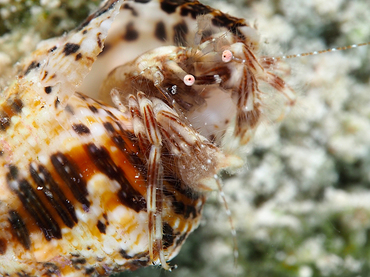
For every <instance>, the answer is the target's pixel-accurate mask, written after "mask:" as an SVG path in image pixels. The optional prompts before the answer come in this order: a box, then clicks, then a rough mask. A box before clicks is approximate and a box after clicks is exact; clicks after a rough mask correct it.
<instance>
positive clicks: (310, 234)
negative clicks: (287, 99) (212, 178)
mask: <svg viewBox="0 0 370 277" xmlns="http://www.w3.org/2000/svg"><path fill="white" fill-rule="evenodd" d="M11 2H12V1H7V0H0V15H1V16H2V18H3V19H4V18H10V17H11V13H14V11H11V13H10V15H9V13H8V12H9V11H8V10H7V9H8V7H9V6H7V5H9V3H11ZM20 2H22V1H15V2H14V3H18V4H19V3H20ZM61 2H62V1H57V0H49V1H46V0H45V1H40V3H41V4H39V3H37V4H36V5H35V6H34V7H33V9H34V12H35V13H36V14H37V9H42V11H44V10H45V20H46V21H47V20H48V19H47V16H49V15H52V16H56V17H57V18H58V20H54V21H56V25H57V26H58V27H57V28H55V29H53V30H54V31H55V32H56V33H57V32H60V30H62V29H63V30H64V29H68V28H72V27H73V26H74V24H76V23H75V22H74V21H73V20H72V19H63V17H65V16H66V15H67V14H68V12H65V9H64V8H63V7H69V8H70V7H71V5H72V6H73V5H76V7H77V9H79V8H80V7H81V5H85V4H84V3H83V2H84V1H75V3H74V4H71V3H73V1H65V4H64V5H61ZM67 2H68V4H66V3H67ZM86 2H87V1H86ZM208 2H209V4H210V5H212V6H213V7H216V8H219V9H220V10H222V11H224V12H228V13H230V14H232V15H237V16H241V17H244V18H247V19H248V20H249V21H250V22H254V21H256V22H257V24H258V28H259V30H260V33H261V35H262V38H263V39H262V42H264V43H265V44H266V46H267V49H268V51H269V52H270V53H271V54H273V55H276V56H279V55H282V54H295V53H302V52H307V51H315V50H321V49H325V48H328V47H333V46H344V45H348V44H353V43H360V42H364V41H369V40H370V27H369V26H370V2H369V1H365V0H364V1H345V0H327V1H320V0H311V1H309V0H281V1H273V0H261V1H245V2H243V1H241V0H240V1H237V0H234V1H231V0H230V1H218V2H216V1H210V0H208ZM211 2H212V3H211ZM234 2H235V3H234ZM24 3H26V2H24ZM28 3H30V4H32V1H28ZM95 3H96V1H95ZM91 7H92V6H90V8H91ZM38 11H40V10H38ZM20 16H21V12H20ZM79 16H80V15H79V14H77V15H76V17H79ZM28 20H30V19H28ZM29 22H31V23H32V22H33V23H34V25H33V26H36V28H33V29H32V28H31V29H29V31H28V32H27V34H28V35H25V34H24V31H19V30H20V29H22V28H23V29H24V28H25V27H24V24H22V22H20V27H17V25H16V23H17V22H13V21H12V22H10V23H9V25H8V27H7V28H8V29H9V28H10V29H11V31H12V32H8V33H7V34H6V35H3V36H2V37H1V38H0V74H1V76H2V80H3V82H4V79H5V80H7V79H8V78H9V77H7V76H10V75H11V70H10V68H11V65H12V63H13V62H15V61H16V59H17V58H19V57H21V56H22V55H25V54H26V53H27V52H28V51H30V47H33V46H34V45H35V43H36V42H37V41H38V40H39V39H40V38H41V37H45V36H48V34H45V32H46V31H45V27H43V28H41V27H39V26H37V24H36V23H35V21H32V20H31V21H29ZM2 24H5V23H4V22H3V23H2ZM31 25H32V24H31ZM3 27H4V26H3V25H2V27H0V30H1V28H3ZM58 28H59V29H60V30H58ZM5 29H6V28H5ZM5 29H4V28H3V29H2V32H3V31H4V30H5ZM40 30H42V31H41V32H40ZM47 30H50V28H49V29H47ZM369 62H370V46H368V47H362V48H358V49H353V50H349V51H341V52H336V53H327V54H323V55H319V56H310V57H304V58H296V59H292V60H290V61H289V64H291V65H292V76H291V78H290V79H289V80H288V81H289V82H290V84H291V85H292V86H293V87H294V88H295V89H296V91H297V104H296V105H295V107H294V108H293V109H292V111H291V112H290V114H289V115H288V116H287V117H286V118H285V119H284V120H283V121H282V123H281V124H277V123H274V122H270V123H269V122H268V120H267V121H266V123H265V124H263V125H262V126H261V127H260V128H259V130H258V132H257V134H256V137H255V140H254V142H253V143H252V145H251V148H250V150H249V151H248V153H246V154H245V155H247V164H246V166H245V167H244V168H242V169H241V170H240V171H239V172H237V173H236V174H235V175H232V176H225V178H224V179H225V186H224V190H225V193H226V195H227V198H228V202H229V205H230V208H231V211H232V217H233V220H234V223H235V226H236V231H237V239H238V248H239V254H240V257H239V259H238V268H237V272H238V274H239V275H238V276H248V277H254V276H256V277H257V276H258V277H259V276H261V277H265V276H266V277H267V276H268V277H270V276H271V277H274V276H299V277H311V276H341V277H342V276H343V277H344V276H362V277H365V276H370V78H369V77H370V65H369ZM271 109H272V110H275V109H279V107H275V106H271ZM171 264H172V265H174V264H177V265H178V269H176V270H174V271H173V272H165V271H163V270H161V269H158V268H147V269H142V270H138V271H136V272H132V273H122V274H121V275H120V276H125V277H128V276H136V277H139V276H142V277H144V276H145V277H147V276H153V277H155V276H172V277H185V276H196V277H198V276H199V277H200V276H207V277H209V276H212V277H226V276H233V272H234V270H233V255H232V239H231V234H230V226H229V224H228V223H227V217H226V215H225V210H224V207H223V205H222V204H220V203H219V200H218V197H217V193H214V194H212V195H211V196H210V200H209V201H208V203H207V205H206V207H205V209H204V220H203V222H202V224H201V227H200V228H199V229H198V230H197V231H195V232H194V233H193V234H192V235H191V236H190V238H189V239H188V240H187V241H186V243H185V245H184V246H183V248H182V250H181V252H180V254H179V255H178V257H177V258H175V259H174V260H173V261H172V262H171Z"/></svg>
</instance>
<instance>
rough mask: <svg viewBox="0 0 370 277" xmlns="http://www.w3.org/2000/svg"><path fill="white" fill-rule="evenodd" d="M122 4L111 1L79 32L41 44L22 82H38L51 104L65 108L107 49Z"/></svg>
mask: <svg viewBox="0 0 370 277" xmlns="http://www.w3.org/2000/svg"><path fill="white" fill-rule="evenodd" d="M122 3H123V0H119V1H117V0H110V1H107V2H106V3H105V4H104V5H103V6H102V7H101V8H100V9H99V10H98V11H97V12H95V13H94V14H92V15H90V16H89V17H88V18H87V19H86V20H85V21H84V22H83V23H82V24H81V25H80V26H79V27H78V28H77V29H76V30H75V31H73V32H71V33H69V34H68V35H66V36H63V37H61V38H57V39H51V40H48V41H46V42H43V43H41V44H40V45H39V47H38V48H39V49H40V50H36V51H35V52H34V55H33V56H32V58H31V59H32V60H31V61H30V62H29V63H26V66H25V68H24V69H23V72H22V73H23V74H22V75H23V78H21V79H20V84H22V81H23V82H24V81H26V82H28V81H34V82H33V84H34V89H35V91H38V92H39V95H40V96H41V97H42V98H43V99H45V100H46V102H47V104H49V105H50V106H52V105H54V106H55V107H60V108H62V109H63V108H64V107H65V106H66V104H67V101H68V99H69V98H70V97H71V95H72V94H73V93H74V92H75V91H76V89H77V88H78V87H79V86H80V84H81V82H82V80H83V79H84V78H85V76H86V75H87V74H88V73H89V72H90V69H91V67H92V65H93V63H94V62H95V60H96V59H97V57H98V55H99V53H100V52H102V51H103V48H104V42H105V39H106V37H107V35H108V30H109V29H110V26H111V24H112V22H113V20H114V18H115V16H116V15H117V14H118V12H119V9H120V7H121V5H122ZM46 46H48V47H46Z"/></svg>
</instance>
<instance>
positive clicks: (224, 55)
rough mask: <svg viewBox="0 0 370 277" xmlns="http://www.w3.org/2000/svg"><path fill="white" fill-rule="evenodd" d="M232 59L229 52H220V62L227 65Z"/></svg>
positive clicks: (231, 54)
mask: <svg viewBox="0 0 370 277" xmlns="http://www.w3.org/2000/svg"><path fill="white" fill-rule="evenodd" d="M232 58H233V53H232V52H231V51H230V50H224V51H223V52H222V61H223V62H224V63H228V62H229V61H231V59H232Z"/></svg>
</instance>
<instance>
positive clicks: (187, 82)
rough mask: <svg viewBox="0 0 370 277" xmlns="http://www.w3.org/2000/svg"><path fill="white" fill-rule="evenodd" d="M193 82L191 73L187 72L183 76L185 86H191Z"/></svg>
mask: <svg viewBox="0 0 370 277" xmlns="http://www.w3.org/2000/svg"><path fill="white" fill-rule="evenodd" d="M194 82H195V78H194V76H193V75H190V74H187V75H185V77H184V84H185V85H187V86H192V85H193V84H194Z"/></svg>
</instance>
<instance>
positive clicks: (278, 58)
mask: <svg viewBox="0 0 370 277" xmlns="http://www.w3.org/2000/svg"><path fill="white" fill-rule="evenodd" d="M366 45H370V42H364V43H359V44H352V45H348V46H342V47H334V48H328V49H325V50H320V51H313V52H306V53H302V54H294V55H284V56H279V57H273V58H272V59H273V60H286V59H292V58H298V57H305V56H313V55H318V54H322V53H328V52H335V51H341V50H348V49H352V48H357V47H360V46H366Z"/></svg>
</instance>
